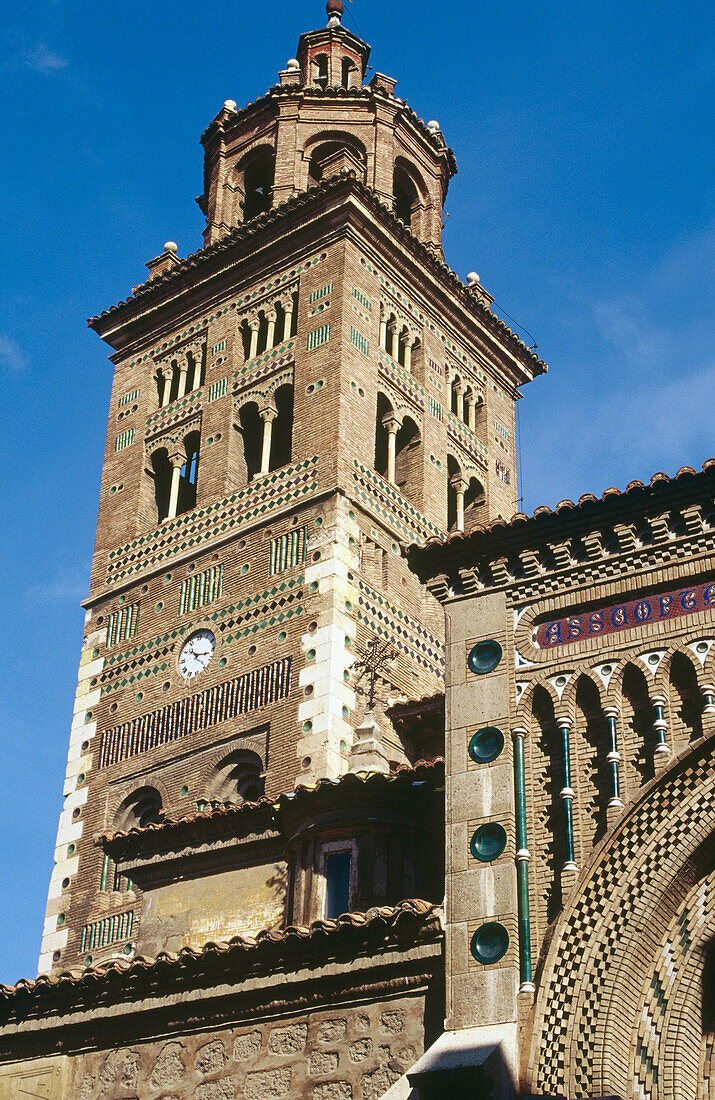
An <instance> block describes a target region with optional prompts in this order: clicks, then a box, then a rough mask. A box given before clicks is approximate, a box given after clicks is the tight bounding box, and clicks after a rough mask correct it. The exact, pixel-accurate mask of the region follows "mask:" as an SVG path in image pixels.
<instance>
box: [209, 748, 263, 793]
mask: <svg viewBox="0 0 715 1100" xmlns="http://www.w3.org/2000/svg"><path fill="white" fill-rule="evenodd" d="M263 788H264V776H263V762H262V761H261V758H260V756H258V755H257V754H256V753H255V752H251V751H250V750H249V749H236V750H235V751H234V752H232V753H229V755H228V756H226V757H224V759H223V760H222V761H221V762H220V763H219V764H217V765H216V767H215V769H214V771H213V774H212V776H211V778H210V780H209V783H208V790H207V795H208V800H209V801H214V800H218V801H220V802H224V803H231V804H233V805H240V803H241V802H255V801H256V800H257V799H259V798H260V797H261V795H262V794H263Z"/></svg>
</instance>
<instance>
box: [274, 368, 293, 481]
mask: <svg viewBox="0 0 715 1100" xmlns="http://www.w3.org/2000/svg"><path fill="white" fill-rule="evenodd" d="M274 400H275V403H276V409H277V410H278V415H277V416H276V418H275V420H274V422H273V432H272V434H271V455H270V467H269V468H270V469H271V470H278V469H280V467H281V466H287V465H288V463H289V462H290V460H291V453H292V448H293V387H292V386H291V385H289V384H286V385H284V386H279V387H278V389H277V390H276V392H275V395H274Z"/></svg>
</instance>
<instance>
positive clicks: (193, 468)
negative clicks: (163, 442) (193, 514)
mask: <svg viewBox="0 0 715 1100" xmlns="http://www.w3.org/2000/svg"><path fill="white" fill-rule="evenodd" d="M200 442H201V436H200V435H199V433H198V432H190V433H189V434H188V435H187V437H186V439H185V440H184V449H185V451H186V462H185V463H184V465H183V466H182V467H181V471H180V474H179V499H178V501H177V505H176V514H177V516H180V515H181V514H182V513H183V512H190V511H191V509H192V508H195V507H196V483H197V480H198V474H199V444H200Z"/></svg>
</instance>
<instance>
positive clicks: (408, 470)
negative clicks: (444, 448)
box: [395, 416, 422, 503]
mask: <svg viewBox="0 0 715 1100" xmlns="http://www.w3.org/2000/svg"><path fill="white" fill-rule="evenodd" d="M421 443H422V435H421V433H420V429H419V427H418V426H417V424H416V423H415V422H414V420H413V419H412V417H411V416H406V417H404V419H403V421H402V424H401V425H400V427H399V429H398V432H397V436H396V438H395V484H396V485H397V487H398V488H399V490H400V492H401V493H403V494H404V495H405V496H406V497H407V498H408V500H411V501H412V502H413V503H417V502H418V498H419V489H420V481H421V477H420V475H421V457H422V447H421Z"/></svg>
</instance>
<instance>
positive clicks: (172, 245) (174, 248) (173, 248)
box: [164, 241, 179, 252]
mask: <svg viewBox="0 0 715 1100" xmlns="http://www.w3.org/2000/svg"><path fill="white" fill-rule="evenodd" d="M164 251H165V252H178V251H179V246H178V244H176V242H175V241H167V242H166V244H165V245H164Z"/></svg>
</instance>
